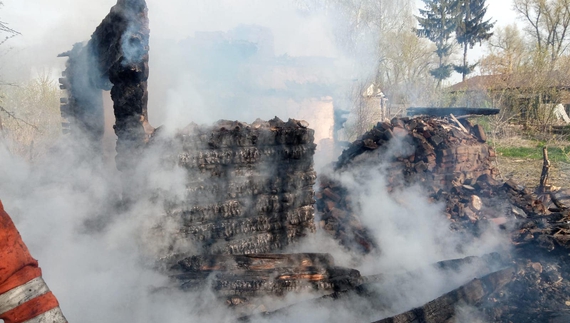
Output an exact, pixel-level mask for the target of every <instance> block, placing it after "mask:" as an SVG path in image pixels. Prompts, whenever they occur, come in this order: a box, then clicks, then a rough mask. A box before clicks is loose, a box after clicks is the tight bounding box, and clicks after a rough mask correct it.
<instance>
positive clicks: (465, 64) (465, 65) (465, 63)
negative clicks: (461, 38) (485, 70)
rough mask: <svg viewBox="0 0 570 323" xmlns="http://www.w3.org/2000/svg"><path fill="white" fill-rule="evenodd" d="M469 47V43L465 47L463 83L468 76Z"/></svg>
mask: <svg viewBox="0 0 570 323" xmlns="http://www.w3.org/2000/svg"><path fill="white" fill-rule="evenodd" d="M467 46H469V44H467V43H465V45H464V46H463V71H462V74H463V82H465V77H466V76H467Z"/></svg>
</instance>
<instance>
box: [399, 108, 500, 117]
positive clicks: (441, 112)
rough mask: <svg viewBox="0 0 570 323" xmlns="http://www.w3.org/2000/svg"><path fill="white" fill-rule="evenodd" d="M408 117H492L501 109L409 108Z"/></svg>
mask: <svg viewBox="0 0 570 323" xmlns="http://www.w3.org/2000/svg"><path fill="white" fill-rule="evenodd" d="M407 111H408V116H410V117H412V116H419V115H427V116H433V117H445V116H448V115H450V114H455V115H458V116H462V115H481V116H490V115H496V114H499V113H500V112H501V110H500V109H488V108H467V107H465V108H408V110H407Z"/></svg>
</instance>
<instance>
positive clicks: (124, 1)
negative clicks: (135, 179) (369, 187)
mask: <svg viewBox="0 0 570 323" xmlns="http://www.w3.org/2000/svg"><path fill="white" fill-rule="evenodd" d="M147 13H148V10H147V6H146V2H145V1H144V0H118V1H117V5H116V6H115V7H113V9H112V10H111V12H110V14H109V15H108V16H107V17H106V18H105V19H104V20H103V21H102V23H101V25H100V26H99V27H98V28H97V29H96V31H95V33H94V34H93V36H92V38H91V40H90V41H89V42H88V43H87V44H77V45H75V46H74V49H73V50H71V51H69V52H67V53H64V54H62V55H61V56H67V57H69V60H68V62H67V69H66V72H65V75H64V76H65V77H64V78H62V79H61V80H60V82H61V88H62V89H65V90H66V92H67V97H66V98H63V99H62V109H61V110H62V116H63V117H64V118H66V119H67V121H69V124H65V126H66V130H68V131H69V132H71V134H72V135H73V134H76V135H79V134H87V137H88V138H90V139H91V140H92V141H93V143H94V145H92V147H90V148H89V149H100V148H97V147H99V146H100V141H101V138H102V135H103V132H104V120H103V103H102V100H101V92H102V91H103V90H111V96H112V99H113V102H114V114H115V117H116V124H115V132H116V135H117V136H118V142H117V153H118V155H117V158H116V161H117V167H118V168H119V170H121V171H122V172H123V174H124V175H125V177H129V176H136V175H135V174H134V173H132V172H131V170H132V169H135V168H136V163H137V161H139V160H140V159H141V156H142V155H143V154H145V153H146V154H150V153H156V152H157V150H156V149H162V150H161V151H160V154H159V155H160V156H161V158H162V159H163V161H164V163H163V165H165V166H166V167H167V168H168V167H169V166H170V168H171V169H172V168H174V166H176V165H178V166H180V168H181V169H183V170H184V182H185V185H186V191H185V194H183V196H178V195H176V196H172V194H169V192H158V193H156V194H155V195H154V196H156V195H162V199H157V200H160V201H166V202H165V203H164V213H165V216H164V218H165V219H171V220H172V219H173V220H174V221H175V222H176V223H177V225H178V226H177V227H176V228H177V231H176V232H175V233H174V234H171V232H169V233H168V234H171V235H170V236H168V238H169V239H170V240H171V245H172V248H171V249H169V250H168V252H169V253H170V254H169V255H168V256H166V257H164V259H165V261H164V262H166V263H167V264H166V268H168V270H167V274H169V275H170V276H171V277H172V278H173V282H174V285H175V287H176V288H181V289H183V290H196V289H200V288H204V286H209V287H210V288H211V290H213V292H214V293H215V295H217V296H218V297H219V298H220V299H221V300H222V301H223V302H225V303H226V304H228V305H229V306H231V307H234V308H236V310H238V311H239V309H247V311H246V312H248V311H249V312H252V313H255V312H266V314H265V315H271V314H270V313H269V312H271V309H269V308H267V307H266V308H265V309H264V305H266V303H265V301H264V296H284V295H286V294H287V293H289V292H299V291H312V292H313V295H317V296H318V295H324V296H323V297H321V298H318V299H315V300H313V301H312V302H314V304H320V303H322V302H327V301H330V300H336V299H338V298H342V297H345V296H346V295H354V294H356V295H357V296H358V297H361V298H362V299H364V300H366V301H367V302H368V303H369V304H370V306H368V307H367V308H365V309H363V311H368V310H370V309H374V308H379V307H382V306H383V305H382V304H381V302H382V301H384V300H383V298H382V297H379V296H378V294H375V292H374V288H372V287H371V286H372V285H374V284H376V283H378V282H379V281H382V280H390V279H396V280H397V279H401V277H400V278H398V277H396V276H398V275H396V276H394V277H392V276H389V275H386V274H382V273H380V274H379V275H377V276H368V277H363V276H361V275H360V273H359V272H358V271H357V270H353V269H349V268H342V267H338V266H336V265H335V263H334V261H333V260H332V257H331V256H330V255H326V254H287V255H278V254H271V253H278V252H282V251H284V250H285V248H286V247H288V246H290V245H291V244H294V243H296V242H298V241H299V240H300V239H301V238H302V237H304V236H306V235H309V234H312V233H314V232H315V229H316V226H315V214H314V213H315V210H314V205H316V207H317V210H318V212H317V216H318V221H319V224H320V227H321V228H323V229H324V230H325V231H326V232H328V233H329V234H331V235H332V236H333V237H334V238H336V239H337V241H339V243H340V244H341V245H343V246H344V247H346V248H348V249H349V250H353V251H356V252H358V253H360V254H371V253H374V252H382V246H379V245H378V243H377V242H376V241H374V238H373V236H372V235H371V234H370V228H367V227H366V225H365V224H364V223H363V221H362V220H361V218H360V214H361V210H360V205H358V203H357V197H355V196H351V194H350V193H351V192H350V191H349V190H348V189H347V188H346V187H344V186H343V184H342V182H340V181H338V178H340V177H341V175H342V174H343V173H346V172H357V171H358V170H362V169H366V168H370V167H380V168H382V172H383V173H384V174H385V177H386V179H387V184H386V186H387V191H388V192H392V193H395V192H398V191H400V190H401V189H403V188H405V187H407V186H410V185H416V186H418V185H419V186H421V187H422V188H423V190H424V192H425V194H426V195H427V196H429V198H430V199H431V200H432V201H433V202H434V203H436V202H437V203H442V204H444V205H445V214H446V215H447V218H448V219H449V221H450V229H451V230H456V231H464V232H468V233H470V234H474V235H475V236H476V235H477V234H479V233H480V232H482V231H483V230H484V229H485V228H486V227H489V226H495V227H498V228H499V229H501V230H503V232H504V233H505V234H506V235H508V236H509V237H510V238H511V240H512V242H513V243H512V244H513V248H514V250H515V251H514V253H513V255H512V257H503V256H497V257H495V256H494V255H490V256H488V257H480V258H479V257H474V258H466V259H460V260H452V261H447V262H442V263H439V264H435V266H436V267H437V268H439V269H441V270H444V271H445V270H451V271H454V270H456V269H457V268H458V266H459V265H461V264H464V265H469V266H472V265H473V263H474V262H479V263H481V264H482V265H481V266H482V267H486V268H487V269H488V270H486V271H483V272H485V273H486V274H487V275H486V276H483V277H479V278H478V279H475V280H473V281H471V282H470V283H468V284H466V285H464V286H462V287H460V288H458V289H456V290H453V291H451V292H449V293H447V294H445V295H443V296H441V297H439V298H436V299H435V300H433V301H431V302H429V303H427V304H425V305H424V306H421V307H418V308H415V309H413V310H411V311H409V312H405V313H402V314H400V315H397V316H395V317H393V318H387V319H385V320H383V321H382V322H454V321H455V319H456V306H457V305H458V304H467V305H469V306H472V307H475V308H477V309H478V310H479V311H480V312H481V313H482V315H484V316H485V319H486V320H488V321H495V322H497V321H498V322H553V323H554V322H568V321H570V311H569V309H570V274H569V271H568V270H567V268H568V266H570V262H569V261H568V253H569V252H568V248H570V242H569V241H570V238H569V237H570V216H569V213H570V211H569V209H568V206H570V194H569V193H570V192H566V191H549V190H545V189H544V188H545V187H546V186H545V185H543V184H544V183H541V187H542V188H543V189H541V190H540V192H539V193H540V194H538V195H537V194H535V193H534V192H531V191H529V190H528V189H525V188H524V187H521V186H519V185H518V184H517V183H515V182H513V181H507V182H503V181H501V180H500V177H499V173H498V171H497V170H496V168H495V167H494V166H493V161H494V158H495V157H496V156H495V152H494V150H493V149H492V148H491V147H489V146H488V145H487V144H486V143H485V141H486V138H485V133H484V131H483V128H482V127H481V126H478V125H473V124H471V123H470V122H469V121H467V120H466V119H461V120H458V119H456V118H455V117H453V115H451V117H450V118H433V117H417V118H413V119H411V118H396V119H393V120H392V121H391V122H381V123H379V124H378V125H376V126H375V127H374V128H373V129H372V130H371V131H369V132H368V133H366V134H365V135H364V136H363V137H362V138H361V139H360V140H357V141H356V142H354V143H353V144H352V145H351V146H350V147H349V148H348V149H347V150H345V151H344V152H343V154H342V155H341V156H340V158H339V160H338V162H337V163H336V165H335V167H334V174H332V175H330V176H328V177H325V176H321V177H320V180H319V183H320V189H319V191H318V192H317V193H316V198H317V199H316V203H315V192H314V191H313V186H314V184H315V182H316V180H317V175H316V173H315V171H314V169H313V155H314V153H315V148H316V146H315V144H314V132H313V130H311V129H309V128H308V125H307V124H306V122H303V121H296V120H289V121H287V122H283V121H281V120H279V119H277V118H276V119H274V120H271V121H269V122H263V121H259V120H258V121H256V122H254V123H252V124H244V123H240V122H232V121H221V122H219V123H217V124H216V125H214V126H213V127H203V126H197V125H192V126H189V127H187V128H185V129H183V130H182V131H181V132H179V133H178V134H177V135H176V136H175V137H174V138H172V137H170V136H168V135H167V134H163V133H162V132H161V131H160V130H159V129H154V128H153V127H151V126H150V124H149V123H148V116H147V100H148V92H147V80H148V76H149V73H148V72H149V69H148V59H149V56H148V50H149V47H148V41H149V28H148V15H147ZM152 147H154V148H155V150H152V149H146V148H152ZM158 147H160V148H158ZM90 155H91V154H90ZM545 169H546V170H547V169H548V168H547V167H545ZM543 175H544V172H543ZM543 177H545V178H547V176H543ZM542 181H543V179H541V182H542ZM131 188H132V187H129V189H131ZM132 189H133V192H137V191H138V190H137V189H138V188H132ZM147 189H149V190H151V191H153V192H154V191H156V190H154V188H152V187H150V188H147ZM123 194H124V195H125V196H128V195H129V192H126V190H123ZM382 194H383V193H382ZM132 195H136V194H132ZM127 199H128V198H127ZM125 204H128V203H125ZM179 241H183V242H191V243H188V245H191V246H192V247H188V248H187V249H186V250H182V251H181V250H178V249H176V248H175V246H176V245H177V243H178V242H179ZM403 276H405V275H403ZM403 279H406V278H403ZM208 284H209V285H208ZM281 300H283V298H281ZM329 306H334V305H330V304H329ZM410 307H411V306H410ZM244 319H245V320H247V318H244ZM374 319H376V318H374ZM374 319H371V321H372V320H374Z"/></svg>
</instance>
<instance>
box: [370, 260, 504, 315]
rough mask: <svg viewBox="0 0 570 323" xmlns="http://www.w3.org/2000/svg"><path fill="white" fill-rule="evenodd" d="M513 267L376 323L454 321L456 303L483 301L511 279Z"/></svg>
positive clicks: (474, 303) (468, 303) (476, 303)
mask: <svg viewBox="0 0 570 323" xmlns="http://www.w3.org/2000/svg"><path fill="white" fill-rule="evenodd" d="M513 275H514V269H513V268H507V269H504V270H501V271H498V272H495V273H492V274H490V275H487V276H485V277H483V278H481V279H474V280H473V281H471V282H470V283H468V284H466V285H464V286H461V287H460V288H458V289H456V290H453V291H451V292H449V293H447V294H445V295H443V296H441V297H439V298H437V299H435V300H433V301H431V302H429V303H427V304H425V305H424V306H422V307H419V308H415V309H413V310H411V311H408V312H405V313H402V314H399V315H396V316H394V317H391V318H386V319H383V320H380V321H377V322H376V323H413V322H425V323H444V322H454V316H455V312H456V309H457V306H458V305H461V304H465V305H472V306H476V305H478V304H480V303H481V302H483V301H484V299H485V297H488V296H490V295H491V294H492V293H495V292H496V291H498V290H500V289H501V288H503V287H504V286H505V285H507V284H508V283H510V282H511V281H512V280H513Z"/></svg>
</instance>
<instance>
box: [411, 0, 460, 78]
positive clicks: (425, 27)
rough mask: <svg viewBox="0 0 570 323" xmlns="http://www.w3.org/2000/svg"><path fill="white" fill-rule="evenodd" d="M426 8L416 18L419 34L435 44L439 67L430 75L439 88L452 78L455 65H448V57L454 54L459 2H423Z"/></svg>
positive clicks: (436, 0) (424, 0) (453, 0)
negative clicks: (454, 34)
mask: <svg viewBox="0 0 570 323" xmlns="http://www.w3.org/2000/svg"><path fill="white" fill-rule="evenodd" d="M422 1H423V2H424V5H425V8H424V9H420V16H419V17H416V18H417V19H418V23H419V25H420V28H419V29H417V31H416V32H417V34H418V36H420V37H425V38H427V39H429V40H431V41H432V42H434V43H435V46H436V51H435V53H436V54H437V57H438V58H439V64H438V67H437V68H435V69H433V70H431V71H430V74H431V75H432V76H433V77H434V78H435V79H436V80H437V86H438V87H440V86H441V81H443V80H445V79H447V78H448V77H450V76H451V72H452V71H453V65H452V64H449V63H448V57H449V56H450V55H451V53H452V49H453V44H452V43H450V39H451V37H452V35H453V32H455V29H456V28H457V10H458V5H459V1H458V0H422Z"/></svg>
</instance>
